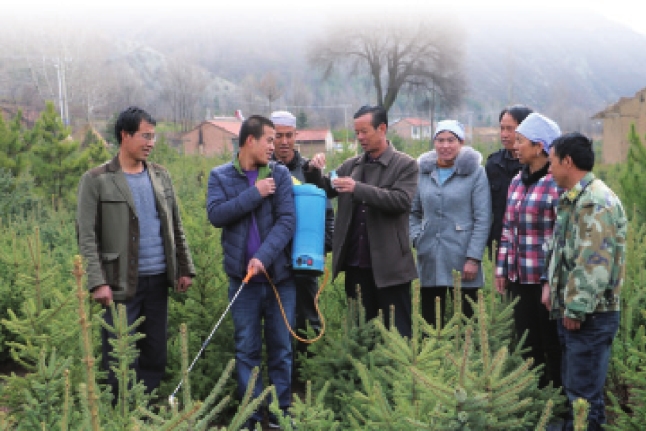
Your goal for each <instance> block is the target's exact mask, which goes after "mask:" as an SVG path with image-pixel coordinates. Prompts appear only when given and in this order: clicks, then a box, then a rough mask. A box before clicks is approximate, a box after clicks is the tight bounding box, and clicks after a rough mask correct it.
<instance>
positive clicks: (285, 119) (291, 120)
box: [271, 111, 296, 127]
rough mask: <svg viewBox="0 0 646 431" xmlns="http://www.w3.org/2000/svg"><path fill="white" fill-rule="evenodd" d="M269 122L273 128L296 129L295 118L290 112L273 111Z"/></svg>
mask: <svg viewBox="0 0 646 431" xmlns="http://www.w3.org/2000/svg"><path fill="white" fill-rule="evenodd" d="M271 122H272V123H274V125H275V126H288V127H296V117H294V116H293V115H292V114H291V112H287V111H274V112H272V113H271Z"/></svg>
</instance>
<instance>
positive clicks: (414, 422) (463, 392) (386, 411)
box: [350, 286, 563, 430]
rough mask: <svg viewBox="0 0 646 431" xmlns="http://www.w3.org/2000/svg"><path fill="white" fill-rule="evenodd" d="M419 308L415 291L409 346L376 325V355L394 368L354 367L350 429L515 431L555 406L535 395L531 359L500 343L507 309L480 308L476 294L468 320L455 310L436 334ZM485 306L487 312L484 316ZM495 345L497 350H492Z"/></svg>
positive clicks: (550, 394)
mask: <svg viewBox="0 0 646 431" xmlns="http://www.w3.org/2000/svg"><path fill="white" fill-rule="evenodd" d="M458 287H459V286H458ZM458 290H459V289H458ZM492 293H493V292H492ZM456 295H457V293H456ZM418 303H419V290H418V289H416V291H415V297H414V301H413V304H414V305H413V308H414V313H413V314H414V316H415V319H414V323H413V336H412V339H411V340H410V341H409V340H406V339H402V338H401V337H400V336H399V334H397V332H396V330H394V329H391V330H388V329H386V328H385V327H384V326H383V324H382V323H381V322H377V323H376V324H377V326H378V327H379V329H380V331H381V333H382V336H383V337H384V343H382V344H381V345H379V346H378V347H377V349H376V355H383V356H385V357H387V358H388V359H389V361H390V363H391V364H394V365H392V366H390V367H379V368H376V369H374V370H372V369H370V368H369V367H367V366H366V365H364V364H362V363H361V362H360V361H354V364H355V366H356V367H357V368H358V369H359V373H360V376H361V380H362V384H363V392H362V393H357V394H356V395H355V398H357V399H358V400H360V401H361V404H360V405H359V406H356V407H354V408H353V410H352V414H351V417H350V423H351V428H352V429H371V430H373V429H374V430H383V429H397V430H407V429H410V430H418V429H428V430H436V429H447V430H448V429H451V430H458V429H465V430H466V429H474V430H476V429H477V430H485V429H489V430H494V429H500V430H512V429H518V430H522V429H525V428H526V427H527V426H530V425H534V426H535V425H536V424H537V423H538V421H539V419H540V418H541V417H542V416H541V413H543V412H545V411H546V410H548V402H549V401H551V403H550V407H549V409H551V405H552V403H554V402H560V403H562V400H563V399H562V397H561V396H559V395H558V391H557V390H555V389H552V388H547V389H544V390H542V391H538V389H537V382H538V376H537V373H538V370H537V369H535V368H532V367H531V361H523V360H522V358H521V357H520V352H518V351H515V352H512V353H511V354H510V353H509V351H508V347H507V346H505V345H502V344H501V343H500V336H501V335H502V334H504V333H508V332H509V331H510V329H511V328H510V323H511V313H512V308H513V304H512V305H507V306H504V305H503V308H502V309H500V308H499V307H500V306H499V305H498V304H497V303H493V302H492V303H490V304H486V303H485V300H484V296H483V295H482V293H480V300H479V302H478V304H477V307H476V309H477V310H478V312H477V314H476V317H474V318H473V320H471V321H468V320H465V318H464V316H463V315H462V314H461V313H460V312H459V311H458V312H456V313H455V314H454V315H453V317H452V318H451V319H450V320H449V322H448V323H447V325H446V326H445V328H446V329H442V328H434V327H433V326H431V325H429V324H427V323H426V322H425V321H424V320H423V318H421V316H420V315H419V313H418V312H417V308H418ZM487 305H489V306H491V305H493V306H494V308H493V309H489V312H490V313H488V312H487ZM456 309H457V310H460V309H461V307H456ZM500 316H503V318H500ZM496 321H498V322H496ZM464 323H466V325H464ZM476 340H477V341H476ZM494 345H500V346H501V347H499V348H498V349H497V350H494V349H493V346H494ZM387 387H392V388H393V390H392V391H388V390H385V388H387ZM389 392H392V395H389ZM541 393H542V394H541ZM544 416H547V413H545V414H544Z"/></svg>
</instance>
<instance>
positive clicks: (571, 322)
mask: <svg viewBox="0 0 646 431" xmlns="http://www.w3.org/2000/svg"><path fill="white" fill-rule="evenodd" d="M563 326H564V327H565V329H567V330H568V331H578V330H579V329H581V321H580V320H577V319H572V318H571V317H563Z"/></svg>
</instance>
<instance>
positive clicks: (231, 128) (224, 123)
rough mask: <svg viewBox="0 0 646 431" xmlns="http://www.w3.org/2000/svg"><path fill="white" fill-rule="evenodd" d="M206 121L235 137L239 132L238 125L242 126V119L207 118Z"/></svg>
mask: <svg viewBox="0 0 646 431" xmlns="http://www.w3.org/2000/svg"><path fill="white" fill-rule="evenodd" d="M208 123H209V124H213V125H214V126H216V127H219V128H220V129H224V130H226V131H227V132H229V133H231V134H232V135H235V136H236V137H237V136H238V135H239V134H240V126H242V121H240V120H238V119H236V118H232V119H216V120H209V121H208Z"/></svg>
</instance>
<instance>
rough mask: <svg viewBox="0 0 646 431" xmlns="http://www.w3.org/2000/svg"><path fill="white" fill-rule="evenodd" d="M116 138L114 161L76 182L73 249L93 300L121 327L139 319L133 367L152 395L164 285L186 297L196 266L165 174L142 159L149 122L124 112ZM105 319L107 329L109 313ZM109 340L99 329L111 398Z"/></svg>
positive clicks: (161, 366)
mask: <svg viewBox="0 0 646 431" xmlns="http://www.w3.org/2000/svg"><path fill="white" fill-rule="evenodd" d="M115 135H116V138H117V141H118V142H119V153H118V154H117V156H116V157H115V158H114V159H112V160H111V161H109V162H107V163H105V164H103V165H101V166H98V167H96V168H94V169H91V170H89V171H88V172H86V173H85V174H84V175H83V177H82V178H81V181H80V184H79V191H78V209H77V228H78V241H79V249H80V251H81V254H82V255H83V258H84V259H85V261H86V264H87V269H86V272H87V284H88V289H90V291H91V292H92V298H93V299H94V300H95V301H97V302H99V303H100V304H102V305H104V306H108V305H110V303H111V302H112V301H115V302H116V303H118V304H124V305H125V307H126V314H127V321H128V325H132V324H133V323H134V322H135V320H137V319H138V318H140V317H145V320H144V322H143V324H142V325H141V326H140V327H139V328H138V329H137V330H138V331H139V332H141V333H143V334H145V338H143V339H141V340H139V341H138V342H137V348H138V349H139V356H138V358H137V359H136V360H135V361H134V363H133V368H134V370H135V373H136V376H137V379H138V380H141V381H142V382H143V384H144V385H145V387H146V391H147V392H151V391H152V390H153V389H155V388H157V387H158V386H159V383H160V381H161V379H162V377H163V375H164V370H165V368H166V356H167V355H166V341H167V336H166V335H167V320H168V319H167V316H168V287H169V286H175V289H176V290H177V291H179V292H185V291H186V290H187V289H188V288H189V286H190V285H191V283H192V277H194V276H195V268H194V267H193V262H192V260H191V254H190V252H189V249H188V244H187V242H186V237H185V236H184V229H183V227H182V220H181V218H180V214H179V210H178V206H177V200H176V198H175V192H174V190H173V185H172V183H171V179H170V176H169V175H168V172H167V171H166V169H164V168H163V167H162V166H160V165H157V164H155V163H148V162H147V161H146V160H147V159H148V155H149V154H150V152H151V151H152V149H153V148H154V146H155V120H154V119H153V118H152V117H151V116H150V114H148V113H147V112H146V111H144V110H143V109H140V108H137V107H130V108H128V109H126V110H125V111H123V112H122V113H121V114H120V115H119V117H118V118H117V121H116V123H115ZM104 318H105V320H106V322H107V323H108V325H112V324H113V322H112V313H111V312H110V311H109V310H107V312H106V313H105V317H104ZM111 336H113V335H112V334H110V333H109V332H108V331H107V330H106V329H105V328H104V329H102V341H103V368H104V369H105V370H106V371H108V384H109V385H110V387H111V390H112V392H113V394H114V395H115V396H116V395H117V389H118V382H117V379H116V378H115V375H114V372H113V371H112V370H111V363H113V362H114V358H112V357H111V351H112V346H111V345H110V343H109V342H108V338H109V337H111ZM115 403H116V398H115Z"/></svg>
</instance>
